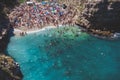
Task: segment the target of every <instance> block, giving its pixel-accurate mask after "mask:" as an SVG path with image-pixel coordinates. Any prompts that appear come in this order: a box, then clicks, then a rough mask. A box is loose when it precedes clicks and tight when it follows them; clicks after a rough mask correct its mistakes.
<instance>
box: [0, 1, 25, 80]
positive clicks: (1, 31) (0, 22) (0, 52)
mask: <svg viewBox="0 0 120 80" xmlns="http://www.w3.org/2000/svg"><path fill="white" fill-rule="evenodd" d="M15 5H16V0H0V80H22V77H23V76H22V73H21V71H20V67H19V65H18V64H17V63H16V62H15V61H14V60H13V59H12V58H11V57H8V56H6V55H5V53H4V52H5V50H6V48H7V44H8V43H9V39H10V37H11V36H12V35H13V29H12V26H10V22H9V19H8V16H7V14H8V13H9V10H10V9H11V8H13V7H14V6H15Z"/></svg>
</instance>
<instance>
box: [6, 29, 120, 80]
mask: <svg viewBox="0 0 120 80" xmlns="http://www.w3.org/2000/svg"><path fill="white" fill-rule="evenodd" d="M7 52H8V54H9V55H10V56H12V57H13V58H14V59H15V60H16V61H17V62H18V63H19V64H20V67H21V71H22V73H23V75H24V79H23V80H120V40H103V39H98V38H95V37H93V36H90V35H89V34H87V33H85V32H81V30H80V29H78V28H76V27H61V28H56V29H49V30H44V31H40V32H37V33H33V34H28V35H26V36H22V37H20V36H14V37H12V38H11V40H10V43H9V45H8V48H7Z"/></svg>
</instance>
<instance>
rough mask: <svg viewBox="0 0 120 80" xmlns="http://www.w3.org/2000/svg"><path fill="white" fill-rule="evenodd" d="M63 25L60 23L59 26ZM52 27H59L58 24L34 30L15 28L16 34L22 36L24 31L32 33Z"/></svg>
mask: <svg viewBox="0 0 120 80" xmlns="http://www.w3.org/2000/svg"><path fill="white" fill-rule="evenodd" d="M61 26H62V25H59V27H61ZM51 28H57V27H56V26H46V27H44V28H41V29H32V30H20V29H17V28H15V29H14V34H15V35H17V36H20V33H22V32H26V33H27V34H32V33H36V32H40V31H44V30H46V29H51Z"/></svg>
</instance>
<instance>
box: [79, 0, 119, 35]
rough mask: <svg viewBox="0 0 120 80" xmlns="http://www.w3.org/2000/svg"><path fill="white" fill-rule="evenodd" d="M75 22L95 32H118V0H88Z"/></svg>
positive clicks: (107, 33)
mask: <svg viewBox="0 0 120 80" xmlns="http://www.w3.org/2000/svg"><path fill="white" fill-rule="evenodd" d="M77 23H78V24H79V25H80V26H82V27H84V28H87V29H88V30H89V31H91V32H95V33H100V34H102V33H104V34H106V35H109V34H110V33H114V32H120V0H88V1H87V2H86V3H85V5H84V9H83V11H82V13H81V15H80V17H79V20H78V22H77ZM102 31H104V32H102Z"/></svg>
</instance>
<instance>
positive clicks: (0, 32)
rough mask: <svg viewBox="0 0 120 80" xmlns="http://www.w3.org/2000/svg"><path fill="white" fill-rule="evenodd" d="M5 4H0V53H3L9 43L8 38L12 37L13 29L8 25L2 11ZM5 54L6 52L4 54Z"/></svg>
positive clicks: (4, 13) (7, 20) (7, 19)
mask: <svg viewBox="0 0 120 80" xmlns="http://www.w3.org/2000/svg"><path fill="white" fill-rule="evenodd" d="M5 8H6V6H5V4H4V3H2V2H0V37H2V38H1V39H0V52H1V53H2V52H5V50H6V48H7V45H8V43H9V40H10V37H12V36H14V34H13V31H14V30H13V27H12V26H11V25H10V22H9V18H8V16H7V15H6V12H5V11H4V10H5ZM5 53H6V52H5Z"/></svg>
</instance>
